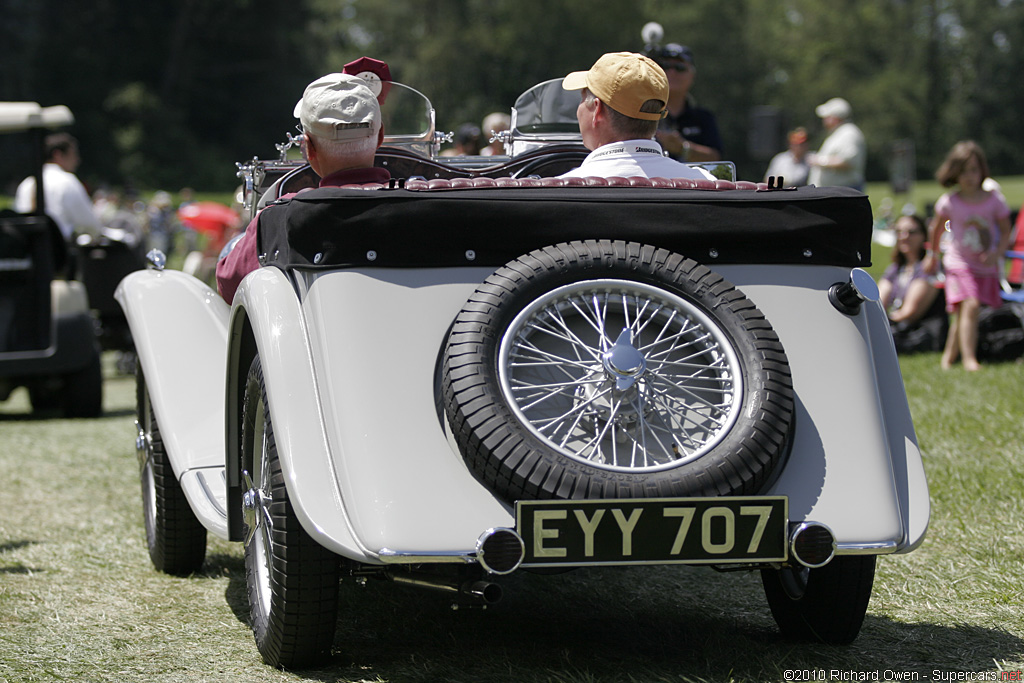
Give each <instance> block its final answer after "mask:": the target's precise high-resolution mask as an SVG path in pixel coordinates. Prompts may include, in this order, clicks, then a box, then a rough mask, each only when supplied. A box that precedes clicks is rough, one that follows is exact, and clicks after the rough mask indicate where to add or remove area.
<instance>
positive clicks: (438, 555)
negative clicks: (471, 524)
mask: <svg viewBox="0 0 1024 683" xmlns="http://www.w3.org/2000/svg"><path fill="white" fill-rule="evenodd" d="M377 556H378V557H379V558H380V561H381V562H383V563H384V564H420V563H434V562H436V563H444V564H459V563H462V564H474V563H475V562H476V561H477V559H476V551H475V550H451V551H440V552H427V551H420V550H414V551H409V550H404V551H403V550H391V549H390V548H381V549H380V550H378V551H377Z"/></svg>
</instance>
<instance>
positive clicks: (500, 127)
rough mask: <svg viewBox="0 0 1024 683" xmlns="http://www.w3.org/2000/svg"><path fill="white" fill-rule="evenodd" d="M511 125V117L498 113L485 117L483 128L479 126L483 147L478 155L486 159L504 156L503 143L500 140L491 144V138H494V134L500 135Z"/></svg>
mask: <svg viewBox="0 0 1024 683" xmlns="http://www.w3.org/2000/svg"><path fill="white" fill-rule="evenodd" d="M511 125H512V119H511V117H510V116H509V115H508V114H504V113H502V112H500V111H496V112H493V113H491V114H488V115H487V116H485V117H484V123H483V126H481V129H482V133H483V142H484V143H485V146H484V148H483V149H482V150H480V154H482V155H483V156H487V157H489V156H494V155H495V154H504V153H505V143H504V142H502V141H501V140H495V141H494V142H491V138H493V137H495V136H496V134H498V133H501V132H502V131H506V130H508V129H509V127H510V126H511Z"/></svg>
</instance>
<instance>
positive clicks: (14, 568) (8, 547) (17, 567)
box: [0, 541, 45, 575]
mask: <svg viewBox="0 0 1024 683" xmlns="http://www.w3.org/2000/svg"><path fill="white" fill-rule="evenodd" d="M37 543H39V541H10V542H9V543H0V563H4V554H6V553H9V552H13V551H15V550H21V549H22V548H28V547H29V546H33V545H36V544H37ZM42 571H45V570H42V569H37V568H34V567H26V566H25V565H24V564H22V563H20V562H18V563H16V564H11V565H8V566H6V567H4V566H0V575H2V574H38V573H40V572H42Z"/></svg>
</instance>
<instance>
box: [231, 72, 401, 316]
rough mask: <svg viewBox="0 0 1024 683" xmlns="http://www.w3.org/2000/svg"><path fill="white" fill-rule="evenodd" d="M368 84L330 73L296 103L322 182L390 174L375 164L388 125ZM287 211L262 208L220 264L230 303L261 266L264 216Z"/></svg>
mask: <svg viewBox="0 0 1024 683" xmlns="http://www.w3.org/2000/svg"><path fill="white" fill-rule="evenodd" d="M378 83H379V81H378ZM368 85H372V82H368V81H367V80H365V79H364V78H361V77H359V76H352V75H349V74H344V73H334V74H328V75H326V76H323V77H321V78H318V79H317V80H315V81H313V82H312V83H310V84H309V85H308V86H306V90H305V92H304V93H303V95H302V99H301V100H299V103H298V104H296V105H295V116H296V118H298V119H299V120H300V121H301V122H302V152H303V154H304V155H305V157H306V159H307V160H308V161H309V165H310V166H312V167H313V170H314V171H316V173H317V175H319V176H320V178H321V180H320V187H341V186H343V185H349V184H362V183H386V182H388V180H389V179H390V178H391V175H390V174H389V173H388V171H387V170H386V169H382V168H375V167H374V165H373V158H374V155H375V154H376V152H377V148H378V147H380V145H381V143H382V142H383V141H384V129H383V127H382V126H381V116H380V105H379V104H378V99H377V96H376V95H375V94H374V93H373V92H372V91H371V90H370V87H368ZM288 196H289V195H285V197H288ZM283 198H284V197H282V199H283ZM283 210H285V209H284V208H278V207H275V206H273V205H270V206H268V207H266V208H265V209H264V210H263V211H261V212H260V213H259V215H257V216H256V217H255V218H254V219H253V220H252V222H251V223H250V224H249V226H248V228H246V230H245V233H244V235H243V236H242V238H241V239H239V240H238V242H237V243H236V244H235V245H234V248H233V249H232V250H231V251H230V252H229V253H228V254H227V255H226V256H224V258H222V259H221V260H220V261H219V262H218V263H217V291H218V292H220V295H221V296H222V297H224V300H225V301H227V302H228V303H231V301H232V299H234V297H235V291H236V290H237V289H238V285H239V284H240V283H241V282H242V279H243V278H244V277H245V276H246V275H248V274H249V273H251V272H252V271H254V270H256V269H257V268H259V267H260V263H259V258H258V256H259V255H258V253H257V252H258V250H257V243H256V236H257V230H258V226H259V221H260V218H261V217H262V216H263V214H264V213H265V212H267V211H283Z"/></svg>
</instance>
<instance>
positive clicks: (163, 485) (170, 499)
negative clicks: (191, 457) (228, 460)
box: [136, 367, 206, 576]
mask: <svg viewBox="0 0 1024 683" xmlns="http://www.w3.org/2000/svg"><path fill="white" fill-rule="evenodd" d="M136 401H137V403H136V405H137V413H138V414H137V419H138V422H139V441H138V444H137V446H138V456H139V468H140V472H139V479H140V481H141V484H142V512H143V520H144V522H145V526H146V546H147V547H148V549H149V558H150V560H152V562H153V566H154V567H156V568H157V569H159V570H160V571H162V572H166V573H168V574H174V575H176V576H186V575H188V574H192V573H194V572H196V571H198V570H199V569H200V567H202V566H203V560H204V558H205V557H206V528H205V527H203V525H202V524H200V523H199V520H198V519H197V518H196V516H195V513H193V512H192V508H191V507H190V506H189V504H188V500H187V499H186V498H185V492H184V491H183V490H182V489H181V484H180V483H179V482H178V478H177V477H176V476H174V470H173V469H172V468H171V461H170V459H169V458H168V457H167V451H166V449H165V448H164V441H163V438H162V437H161V436H160V426H159V424H158V423H157V421H156V413H154V412H153V404H152V402H151V401H150V397H149V390H148V389H147V388H146V380H145V377H144V376H143V374H142V369H141V367H140V368H139V369H138V370H137V371H136Z"/></svg>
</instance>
